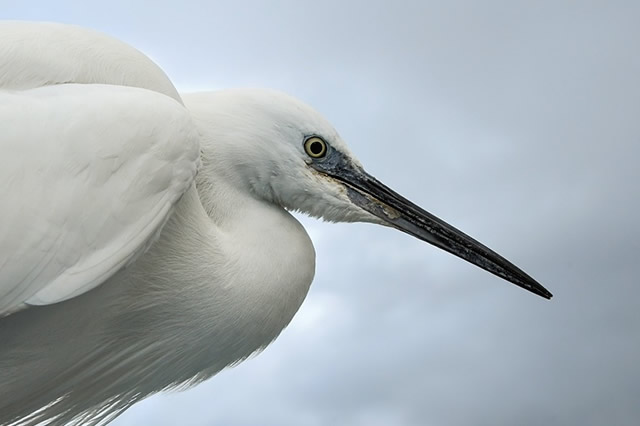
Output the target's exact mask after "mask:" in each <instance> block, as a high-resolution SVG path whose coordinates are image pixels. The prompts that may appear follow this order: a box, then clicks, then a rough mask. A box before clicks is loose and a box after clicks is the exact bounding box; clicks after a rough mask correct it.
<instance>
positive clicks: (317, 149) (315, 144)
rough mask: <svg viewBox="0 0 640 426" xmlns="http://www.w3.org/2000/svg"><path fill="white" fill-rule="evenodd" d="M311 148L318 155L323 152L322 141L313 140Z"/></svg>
mask: <svg viewBox="0 0 640 426" xmlns="http://www.w3.org/2000/svg"><path fill="white" fill-rule="evenodd" d="M309 149H310V150H311V152H312V153H313V154H315V155H318V154H320V153H321V152H322V144H321V143H320V142H311V146H310V147H309Z"/></svg>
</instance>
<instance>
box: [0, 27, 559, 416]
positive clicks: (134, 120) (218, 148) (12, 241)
mask: <svg viewBox="0 0 640 426" xmlns="http://www.w3.org/2000/svg"><path fill="white" fill-rule="evenodd" d="M0 128H2V140H1V141H0V142H1V146H0V147H1V149H2V151H1V155H0V196H1V198H2V204H1V206H0V250H1V251H0V253H1V257H0V315H4V317H2V318H0V342H2V345H1V346H0V424H5V423H7V422H12V421H17V422H18V423H20V424H29V425H32V424H37V423H38V422H40V421H43V420H49V421H52V422H53V423H52V424H66V423H68V422H69V421H71V420H72V419H75V420H76V421H80V422H82V423H83V424H84V423H86V424H97V423H99V422H107V421H109V420H110V419H112V418H113V417H114V416H116V415H117V414H119V413H120V412H121V411H122V410H124V409H126V408H127V407H129V406H130V405H132V404H133V403H135V402H136V401H138V400H140V399H142V398H144V397H146V396H148V395H150V394H152V393H154V392H157V391H160V390H163V389H166V388H170V387H176V386H183V385H189V384H194V383H197V382H199V381H201V380H204V379H206V378H208V377H210V376H212V375H214V374H215V373H217V372H218V371H220V370H221V369H223V368H224V367H226V366H229V365H233V364H235V363H237V362H240V361H242V360H243V359H245V358H246V357H248V356H249V355H251V354H252V353H254V352H256V351H258V350H260V349H262V348H264V347H265V346H266V345H268V344H269V343H270V342H271V341H272V340H273V339H275V338H276V337H277V336H278V334H279V333H280V332H281V330H282V329H283V328H284V327H285V326H286V325H287V324H288V323H289V322H290V321H291V319H292V318H293V315H294V314H295V312H296V311H297V310H298V308H299V307H300V305H301V303H302V301H303V300H304V297H305V296H306V294H307V291H308V288H309V285H310V284H311V281H312V279H313V274H314V269H315V253H314V249H313V245H312V244H311V241H310V239H309V237H308V236H307V234H306V232H305V231H304V229H303V228H302V226H301V225H300V224H299V223H298V221H297V220H296V219H295V218H293V216H291V214H289V213H288V212H287V210H299V211H302V212H305V213H308V214H310V215H312V216H316V217H322V218H324V219H326V220H329V221H367V222H373V223H378V224H383V225H387V226H392V227H394V228H397V229H399V230H402V231H404V232H407V233H409V234H411V235H413V236H416V237H418V238H420V239H423V240H425V241H427V242H430V243H432V244H434V245H436V246H438V247H440V248H443V249H445V250H447V251H449V252H451V253H453V254H455V255H457V256H459V257H462V258H463V259H466V260H468V261H470V262H472V263H474V264H476V265H478V266H480V267H482V268H484V269H486V270H488V271H490V272H492V273H494V274H496V275H498V276H500V277H502V278H505V279H507V280H509V281H511V282H513V283H515V284H517V285H519V286H521V287H523V288H526V289H528V290H530V291H532V292H534V293H536V294H539V295H542V296H544V297H547V298H548V297H551V294H550V293H549V292H547V291H546V290H545V289H544V288H543V287H542V286H540V285H539V284H538V283H537V282H535V280H533V279H532V278H531V277H529V276H528V275H526V274H525V273H524V272H522V271H521V270H519V269H518V268H517V267H515V266H514V265H512V264H511V263H509V262H508V261H506V260H505V259H504V258H502V257H501V256H499V255H497V254H496V253H494V252H493V251H491V250H489V249H488V248H486V247H484V246H482V245H481V244H480V243H478V242H476V241H475V240H473V239H471V238H470V237H468V236H466V235H465V234H463V233H461V232H460V231H458V230H456V229H455V228H453V227H451V226H450V225H447V224H446V223H444V222H443V221H441V220H440V219H437V218H435V217H433V216H432V215H430V214H429V213H427V212H425V211H424V210H422V209H420V208H419V207H418V206H415V205H414V204H412V203H410V202H409V201H408V200H406V199H404V198H402V197H401V196H399V195H398V194H396V193H395V192H393V191H391V190H390V189H389V188H387V187H385V186H384V185H382V184H381V183H380V182H378V181H377V180H375V178H373V177H371V176H370V175H368V174H367V173H366V172H364V170H363V169H362V166H361V165H360V163H359V162H358V161H357V160H356V159H355V158H354V157H353V156H352V154H351V153H350V152H349V150H348V149H347V147H346V145H345V144H344V142H343V141H342V140H341V138H340V136H339V135H338V133H337V132H336V131H335V130H334V129H333V128H332V126H331V125H330V124H329V123H328V122H327V121H326V120H325V119H324V118H323V117H322V116H321V115H320V114H318V113H317V112H316V111H314V110H313V109H311V108H310V107H308V106H307V105H305V104H303V103H302V102H300V101H298V100H296V99H293V98H291V97H289V96H287V95H284V94H282V93H279V92H275V91H270V90H228V91H221V92H207V93H199V94H192V95H186V96H184V97H182V98H181V97H180V96H179V95H178V93H177V91H176V90H175V88H174V87H173V85H172V84H171V82H170V81H169V79H168V78H167V77H166V76H165V74H164V73H163V72H162V70H161V69H160V68H158V67H157V66H156V65H155V64H154V63H153V62H151V61H150V60H149V59H148V58H147V57H146V56H144V55H143V54H142V53H140V52H138V51H137V50H135V49H133V48H131V47H130V46H128V45H126V44H124V43H121V42H119V41H117V40H113V39H111V38H109V37H107V36H104V35H101V34H98V33H95V32H93V31H90V30H85V29H81V28H77V27H73V26H66V25H60V24H46V23H25V22H7V23H1V24H0ZM34 305H42V306H34Z"/></svg>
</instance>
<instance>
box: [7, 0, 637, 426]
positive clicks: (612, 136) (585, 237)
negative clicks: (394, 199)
mask: <svg viewBox="0 0 640 426" xmlns="http://www.w3.org/2000/svg"><path fill="white" fill-rule="evenodd" d="M0 17H1V18H4V19H7V18H11V19H30V20H53V21H60V22H66V23H75V24H79V25H83V26H88V27H92V28H95V29H98V30H101V31H104V32H107V33H109V34H111V35H114V36H116V37H118V38H120V39H122V40H125V41H127V42H129V43H131V44H132V45H134V46H136V47H137V48H139V49H140V50H142V51H144V52H145V53H147V54H149V55H150V56H151V57H152V58H153V59H154V60H155V61H156V62H157V63H158V64H160V66H161V67H162V68H163V69H164V70H165V71H166V72H167V74H168V75H169V76H170V77H171V78H172V80H173V81H174V83H175V84H176V86H177V87H178V88H179V89H180V90H182V91H190V90H202V89H215V88H222V87H234V86H260V87H273V88H278V89H282V90H284V91H286V92H289V93H291V94H293V95H296V96H298V97H300V98H302V99H303V100H305V101H307V102H308V103H310V104H311V105H313V106H314V107H316V108H317V109H318V110H320V111H321V112H322V113H324V114H325V115H326V116H327V117H328V118H329V119H330V120H331V121H332V122H333V123H334V125H335V126H336V127H337V129H338V130H339V131H340V133H341V134H342V136H343V137H344V138H345V140H347V141H348V142H349V143H350V145H351V147H352V149H353V151H354V152H355V153H356V154H357V155H358V156H359V158H360V160H361V161H362V162H363V163H364V165H365V167H366V168H367V170H368V171H369V172H371V173H372V174H374V175H376V176H377V177H378V178H379V179H381V180H382V181H383V182H385V183H387V184H388V185H390V186H391V187H393V188H395V189H397V190H398V191H399V192H401V193H403V194H404V195H406V196H407V197H408V198H410V199H412V200H414V201H415V202H417V203H418V204H420V205H422V206H423V207H424V208H425V209H427V210H429V211H431V212H432V213H435V214H437V215H438V216H440V217H442V218H443V219H445V220H447V221H449V222H450V223H452V224H454V225H455V226H458V227H459V228H461V229H462V230H464V231H465V232H467V233H469V234H471V235H472V236H474V237H476V238H477V239H479V240H480V241H482V242H484V243H486V244H487V245H489V246H490V247H492V248H494V249H496V250H497V251H499V252H500V253H502V254H504V255H505V256H507V257H508V258H509V259H511V260H513V261H514V262H515V263H517V264H518V265H519V266H521V267H522V268H523V269H525V270H526V271H528V272H530V273H531V274H532V275H533V276H534V277H536V278H537V279H538V280H539V281H540V282H541V283H543V284H544V285H545V286H547V287H548V288H549V289H550V290H551V291H552V292H553V293H554V295H555V297H554V299H553V300H552V301H551V302H549V301H545V300H543V299H541V298H539V297H536V296H534V295H532V294H529V293H526V292H525V291H523V290H521V289H518V288H517V287H515V286H513V285H511V284H508V283H505V282H503V281H501V280H499V279H498V278H495V277H493V276H492V275H490V274H488V273H486V272H484V271H481V270H479V269H477V268H474V267H472V266H470V265H468V264H466V263H464V262H463V261H460V260H458V259H456V258H454V257H452V256H450V255H447V254H445V253H443V252H440V251H438V250H436V249H434V248H432V247H430V246H428V245H427V244H425V243H421V242H419V241H416V240H413V239H411V238H410V237H408V236H406V235H403V234H400V233H397V232H394V231H391V230H388V229H383V228H379V227H374V226H371V225H330V224H324V223H321V222H316V221H313V220H309V219H306V218H304V219H303V222H304V224H305V226H306V227H307V229H308V231H309V233H310V234H311V236H312V238H313V240H314V242H315V246H316V250H317V254H318V267H317V273H316V279H315V282H314V284H313V286H312V289H311V292H310V294H309V296H308V298H307V300H306V301H305V303H304V305H303V307H302V308H301V310H300V312H299V314H298V315H297V316H296V318H295V319H294V321H293V323H292V324H291V325H290V327H289V328H287V329H286V330H285V331H284V332H283V333H282V335H281V337H280V338H279V339H278V340H277V341H276V342H275V343H273V344H272V345H271V346H270V347H269V348H267V350H266V351H265V352H264V353H263V354H260V355H259V356H258V357H257V358H255V359H252V360H249V361H247V362H246V363H244V364H242V365H240V366H239V367H237V368H234V369H231V370H227V371H225V372H223V373H221V374H220V375H219V376H217V377H215V378H213V379H212V380H210V381H208V382H206V383H205V384H203V385H201V386H198V387H196V388H194V389H192V390H190V391H188V392H184V393H177V394H170V395H162V396H155V397H152V398H150V399H148V400H146V401H144V402H143V403H141V404H138V405H137V406H135V407H134V408H132V409H131V410H129V411H128V412H126V413H125V414H124V415H123V416H121V417H120V418H119V419H118V420H117V421H116V422H114V423H113V424H114V425H116V426H133V425H136V426H137V425H159V426H168V425H186V426H204V425H229V426H245V425H246V426H249V425H251V426H254V425H259V426H270V425H274V426H280V425H282V426H306V425H309V426H315V425H349V426H351V425H354V426H376V425H380V426H387V425H399V426H405V425H406V426H417V425H421V426H422V425H434V426H440V425H444V426H447V425H451V426H455V425H461V426H462V425H505V426H507V425H532V426H534V425H580V426H588V425H593V426H599V425H605V424H607V425H636V424H638V419H640V366H639V364H640V341H639V336H640V308H639V306H640V283H639V281H640V280H639V279H638V277H639V276H640V228H639V226H638V224H637V218H638V208H639V207H640V188H639V183H640V171H638V162H639V158H640V2H637V1H628V2H624V1H604V0H603V1H600V2H597V1H536V2H533V1H482V2H481V1H472V0H467V1H440V2H435V1H405V2H400V1H398V2H391V1H388V2H381V1H347V2H343V1H326V0H325V1H310V2H307V1H263V2H260V1H253V2H242V1H228V2H221V1H201V2H198V1H185V0H183V1H173V2H164V1H149V2H136V1H132V0H130V1H109V2H106V1H103V2H89V1H47V0H42V1H15V0H12V1H4V0H0Z"/></svg>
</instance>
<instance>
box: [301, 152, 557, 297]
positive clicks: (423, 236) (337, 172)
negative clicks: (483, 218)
mask: <svg viewBox="0 0 640 426" xmlns="http://www.w3.org/2000/svg"><path fill="white" fill-rule="evenodd" d="M334 154H337V153H334ZM336 157H338V158H337V160H336ZM333 160H334V161H327V162H323V163H315V164H313V165H312V167H314V168H315V169H317V170H319V171H321V172H323V173H325V174H327V175H329V176H331V177H333V178H334V179H337V180H338V181H340V182H342V183H343V184H345V186H346V188H347V194H348V196H349V198H350V199H351V201H352V202H353V203H355V204H356V205H358V206H360V207H361V208H362V209H364V210H366V211H368V212H369V213H371V214H373V215H375V216H377V217H378V218H380V219H382V220H383V221H385V222H386V223H388V224H389V225H390V226H392V227H394V228H396V229H399V230H400V231H402V232H406V233H407V234H409V235H413V236H414V237H416V238H418V239H420V240H422V241H426V242H428V243H430V244H433V245H434V246H436V247H438V248H441V249H442V250H445V251H447V252H449V253H451V254H453V255H455V256H458V257H459V258H461V259H464V260H466V261H467V262H470V263H472V264H474V265H476V266H478V267H480V268H482V269H484V270H485V271H489V272H491V273H492V274H494V275H497V276H498V277H500V278H503V279H505V280H507V281H509V282H511V283H513V284H515V285H517V286H519V287H522V288H524V289H525V290H529V291H530V292H532V293H535V294H537V295H538V296H542V297H544V298H546V299H551V297H552V294H551V293H550V292H549V291H548V290H547V289H546V288H544V287H543V286H542V285H541V284H540V283H538V282H537V281H536V280H534V279H533V278H531V277H530V276H529V275H527V274H526V273H525V272H524V271H522V270H521V269H520V268H518V267H517V266H515V265H514V264H513V263H511V262H509V261H508V260H507V259H505V258H504V257H502V256H500V255H499V254H498V253H496V252H494V251H493V250H491V249H489V248H488V247H486V246H485V245H483V244H481V243H479V242H478V241H476V240H474V239H473V238H471V237H470V236H468V235H467V234H465V233H463V232H461V231H459V230H458V229H456V228H454V227H453V226H451V225H449V224H448V223H446V222H445V221H443V220H441V219H438V218H437V217H435V216H434V215H432V214H431V213H429V212H427V211H425V210H423V209H422V208H420V207H419V206H417V205H415V204H413V203H412V202H411V201H409V200H407V199H406V198H404V197H403V196H401V195H400V194H398V193H397V192H395V191H393V190H392V189H391V188H389V187H387V186H386V185H384V184H383V183H382V182H380V181H378V180H377V179H376V178H374V177H373V176H371V175H369V174H368V173H366V172H365V171H364V170H362V169H361V168H360V167H357V166H355V165H352V164H351V163H350V162H349V161H348V160H347V159H346V158H345V157H343V156H341V155H338V156H335V157H334V159H333Z"/></svg>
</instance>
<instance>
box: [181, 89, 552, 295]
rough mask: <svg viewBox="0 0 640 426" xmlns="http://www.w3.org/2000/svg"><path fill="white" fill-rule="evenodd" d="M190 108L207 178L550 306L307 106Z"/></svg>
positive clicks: (263, 102) (240, 93) (252, 93)
mask: <svg viewBox="0 0 640 426" xmlns="http://www.w3.org/2000/svg"><path fill="white" fill-rule="evenodd" d="M185 103H186V105H187V107H188V108H189V109H190V110H191V111H192V114H193V115H194V118H195V119H196V120H197V121H198V122H199V123H200V126H199V127H200V128H201V129H203V131H204V132H206V135H205V136H204V140H203V144H204V147H203V153H204V158H203V168H204V169H203V170H202V173H210V172H214V170H215V173H216V174H218V175H220V174H222V175H224V177H225V181H227V182H232V185H234V186H236V187H238V188H239V189H240V190H242V191H244V192H249V193H252V194H253V195H254V196H255V197H257V198H259V199H261V200H265V201H267V202H270V203H274V204H277V205H280V206H281V207H283V208H286V209H288V210H292V211H300V212H303V213H306V214H309V215H311V216H314V217H319V218H323V219H325V220H328V221H331V222H372V223H377V224H380V225H384V226H389V227H392V228H395V229H397V230H400V231H402V232H405V233H407V234H409V235H412V236H413V237H416V238H418V239H420V240H423V241H425V242H428V243H430V244H432V245H434V246H436V247H438V248H440V249H443V250H445V251H447V252H449V253H451V254H453V255H455V256H458V257H460V258H462V259H464V260H466V261H468V262H470V263H472V264H474V265H476V266H478V267H480V268H482V269H485V270H486V271H489V272H491V273H492V274H494V275H497V276H499V277H501V278H503V279H505V280H507V281H509V282H512V283H514V284H516V285H518V286H520V287H522V288H524V289H526V290H529V291H531V292H533V293H535V294H537V295H539V296H542V297H545V298H551V293H550V292H549V291H547V290H546V289H545V288H544V287H543V286H542V285H540V284H539V283H538V282H536V281H535V280H534V279H533V278H531V277H530V276H529V275H527V274H526V273H525V272H523V271H522V270H521V269H519V268H518V267H516V266H515V265H514V264H512V263H511V262H509V261H508V260H506V259H505V258H504V257H502V256H500V255H499V254H497V253H496V252H494V251H493V250H491V249H489V248H487V247H486V246H484V245H483V244H481V243H479V242H478V241H476V240H474V239H473V238H471V237H470V236H468V235H466V234H464V233H463V232H461V231H459V230H458V229H456V228H454V227H453V226H451V225H449V224H448V223H446V222H445V221H443V220H441V219H439V218H437V217H436V216H434V215H432V214H430V213H429V212H427V211H425V210H424V209H422V208H421V207H419V206H417V205H416V204H414V203H412V202H411V201H409V200H407V199H406V198H404V197H402V196H401V195H400V194H398V193H397V192H395V191H394V190H392V189H390V188H389V187H387V186H386V185H384V184H383V183H381V182H380V181H378V180H377V179H376V178H375V177H373V176H371V175H370V174H369V173H367V172H366V171H365V170H364V168H363V167H362V165H361V164H360V162H359V161H358V160H357V159H356V158H355V156H354V155H353V154H352V153H351V152H350V150H349V149H348V147H347V145H346V144H345V142H344V141H343V140H342V138H341V137H340V136H339V134H338V132H337V131H336V130H335V129H334V128H333V126H332V125H331V124H330V123H329V122H328V121H327V120H326V119H325V118H324V117H323V116H322V115H321V114H320V113H318V112H317V111H315V110H314V109H313V108H311V107H310V106H308V105H306V104H305V103H303V102H301V101H299V100H297V99H295V98H293V97H291V96H288V95H286V94H283V93H281V92H278V91H274V90H264V89H233V90H224V91H219V92H207V93H199V94H192V95H187V96H185ZM207 157H210V158H209V159H208V158H207ZM208 163H212V166H211V167H207V164H208Z"/></svg>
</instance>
